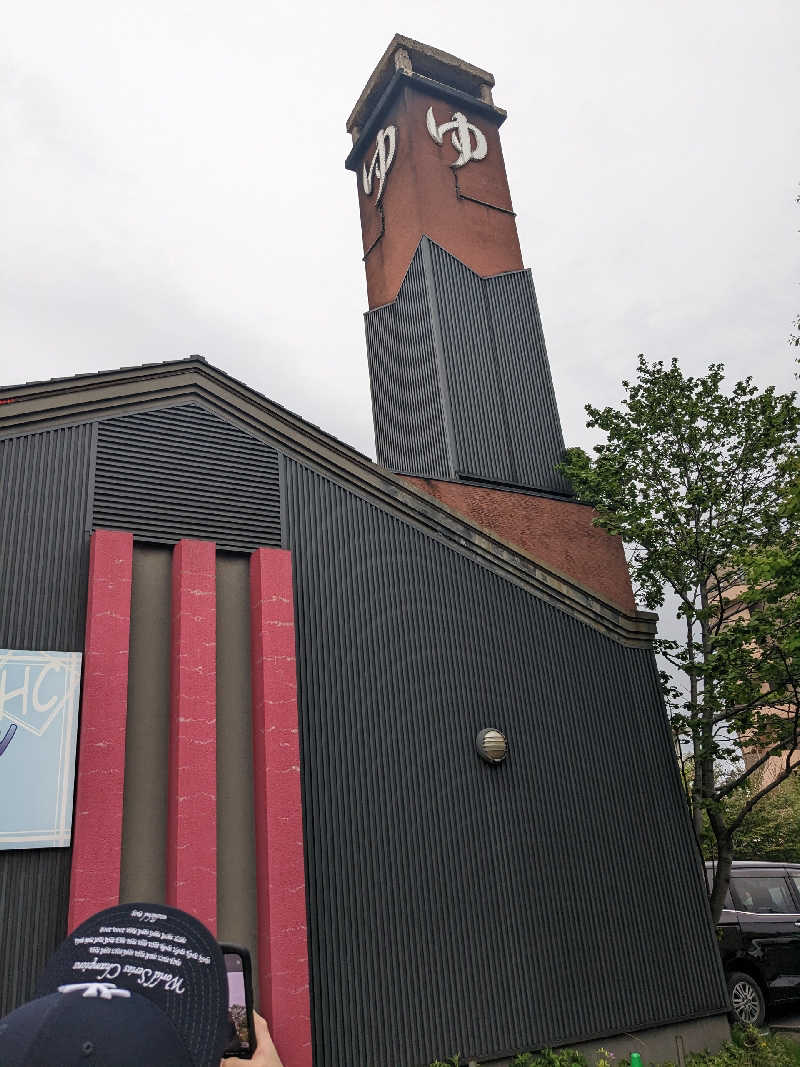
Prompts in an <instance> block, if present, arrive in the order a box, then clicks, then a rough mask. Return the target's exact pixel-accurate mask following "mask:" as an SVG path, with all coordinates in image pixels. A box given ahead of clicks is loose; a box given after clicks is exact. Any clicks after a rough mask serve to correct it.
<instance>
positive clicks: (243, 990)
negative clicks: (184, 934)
mask: <svg viewBox="0 0 800 1067" xmlns="http://www.w3.org/2000/svg"><path fill="white" fill-rule="evenodd" d="M220 948H221V949H222V954H223V956H224V957H225V970H226V971H227V972H228V1044H227V1045H226V1047H225V1051H224V1052H223V1053H222V1055H223V1056H236V1057H238V1058H239V1059H240V1060H249V1059H251V1058H252V1055H253V1053H254V1052H255V1050H256V1038H255V1030H254V1029H253V969H252V967H251V965H250V953H249V952H248V951H247V949H246V948H241V947H240V946H239V945H220Z"/></svg>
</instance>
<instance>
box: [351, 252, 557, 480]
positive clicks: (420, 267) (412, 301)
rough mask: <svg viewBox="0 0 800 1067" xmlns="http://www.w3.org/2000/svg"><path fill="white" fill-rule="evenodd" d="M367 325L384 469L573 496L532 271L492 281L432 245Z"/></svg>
mask: <svg viewBox="0 0 800 1067" xmlns="http://www.w3.org/2000/svg"><path fill="white" fill-rule="evenodd" d="M365 322H366V332H367V351H368V355H369V364H370V381H371V383H372V398H373V416H374V423H375V443H376V449H377V455H378V459H379V460H380V462H381V463H384V464H385V465H386V466H388V467H391V468H392V469H394V470H401V471H405V472H407V473H412V474H420V475H425V476H428V477H434V478H435V477H440V478H441V477H452V476H453V475H454V474H455V475H461V476H464V477H467V478H474V479H479V480H482V481H497V482H501V483H504V484H514V485H520V486H525V487H528V488H534V489H544V490H549V491H552V492H558V493H568V492H569V486H568V484H567V483H566V481H565V480H564V479H563V478H562V477H561V475H559V474H558V473H557V472H556V470H555V467H556V464H557V463H558V462H560V460H561V458H562V453H563V451H564V440H563V436H562V432H561V423H560V420H559V417H558V408H557V405H556V400H555V393H554V391H553V384H552V380H551V375H550V366H549V363H548V359H547V350H546V348H545V343H544V336H543V333H542V326H541V321H540V318H539V310H538V307H537V303H536V294H535V290H534V286H533V280H532V278H531V273H530V271H528V270H525V271H517V272H512V273H509V274H502V275H498V276H497V277H494V278H487V279H482V278H480V277H479V276H478V275H477V274H475V273H474V272H473V271H471V270H470V269H469V268H468V267H466V266H465V265H464V264H463V263H461V262H460V261H459V260H458V259H455V258H454V257H453V256H451V255H450V254H449V253H447V252H445V251H444V249H442V248H440V247H439V245H437V244H436V243H435V242H434V241H431V240H430V239H429V238H427V237H423V238H422V241H421V242H420V246H419V248H418V249H417V251H416V253H415V255H414V259H413V260H412V262H411V266H410V267H409V270H408V273H407V275H406V277H405V279H404V281H403V284H402V286H401V288H400V292H399V293H398V295H397V299H396V300H395V301H394V303H393V304H389V305H387V306H386V307H382V308H377V309H375V310H374V311H370V312H368V313H367V314H366V316H365ZM412 412H413V413H415V416H414V418H415V420H416V421H413V422H412V421H411V416H410V413H412ZM443 448H446V452H445V453H443V452H442V449H443Z"/></svg>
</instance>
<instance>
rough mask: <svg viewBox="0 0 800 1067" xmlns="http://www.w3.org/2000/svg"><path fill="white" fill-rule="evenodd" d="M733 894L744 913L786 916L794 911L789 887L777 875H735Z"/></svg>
mask: <svg viewBox="0 0 800 1067" xmlns="http://www.w3.org/2000/svg"><path fill="white" fill-rule="evenodd" d="M733 892H734V894H735V896H736V898H737V899H738V901H739V907H740V908H741V909H742V910H744V911H750V912H755V913H756V914H758V915H786V914H787V913H789V914H790V913H792V912H794V911H795V905H794V901H793V900H792V897H791V894H790V893H789V887H788V885H787V884H786V882H785V881H784V879H783V877H781V876H779V875H763V876H759V875H738V874H737V875H736V877H735V879H734V881H733Z"/></svg>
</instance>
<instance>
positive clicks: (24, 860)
mask: <svg viewBox="0 0 800 1067" xmlns="http://www.w3.org/2000/svg"><path fill="white" fill-rule="evenodd" d="M71 856H72V850H71V849H68V848H36V849H34V848H32V849H20V850H18V851H14V852H0V1018H2V1016H3V1015H7V1014H8V1012H10V1011H13V1010H14V1008H17V1007H19V1005H20V1004H22V1003H24V1001H26V1000H30V999H31V997H32V996H33V993H34V989H35V986H36V981H37V979H38V977H39V975H40V974H41V972H42V970H43V969H44V965H45V963H47V960H48V958H49V957H50V956H51V955H52V953H53V951H54V950H55V949H56V948H57V947H58V945H59V944H60V943H61V941H62V940H63V939H64V937H66V933H67V909H68V906H69V870H70V862H71Z"/></svg>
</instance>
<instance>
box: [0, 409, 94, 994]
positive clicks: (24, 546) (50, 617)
mask: <svg viewBox="0 0 800 1067" xmlns="http://www.w3.org/2000/svg"><path fill="white" fill-rule="evenodd" d="M91 450H92V427H91V426H76V427H72V428H70V429H64V430H51V431H47V432H45V433H39V434H30V435H27V436H24V437H14V438H8V439H6V440H3V441H0V489H1V490H2V499H3V507H2V508H0V648H21V649H42V650H50V649H53V650H58V651H64V652H74V651H80V650H81V649H82V648H83V628H84V612H85V596H86V574H87V563H88V544H89V539H88V532H87V525H88V516H89V507H90V501H89V496H90V465H91ZM70 862H71V850H70V849H31V850H13V851H5V850H4V851H0V961H1V964H0V1015H4V1014H5V1013H6V1012H8V1011H10V1010H11V1009H12V1008H14V1007H16V1006H17V1005H18V1004H19V1003H21V1002H22V1001H23V1000H26V999H28V998H29V997H30V996H31V995H32V994H33V989H34V985H35V982H36V979H37V977H38V975H39V972H40V971H41V969H42V967H43V966H44V963H45V961H46V959H47V957H48V955H49V954H50V953H51V952H52V950H53V949H54V948H55V947H56V945H57V944H58V942H59V941H60V940H61V939H62V938H63V937H64V935H65V933H66V925H67V908H68V905H69V872H70Z"/></svg>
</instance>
